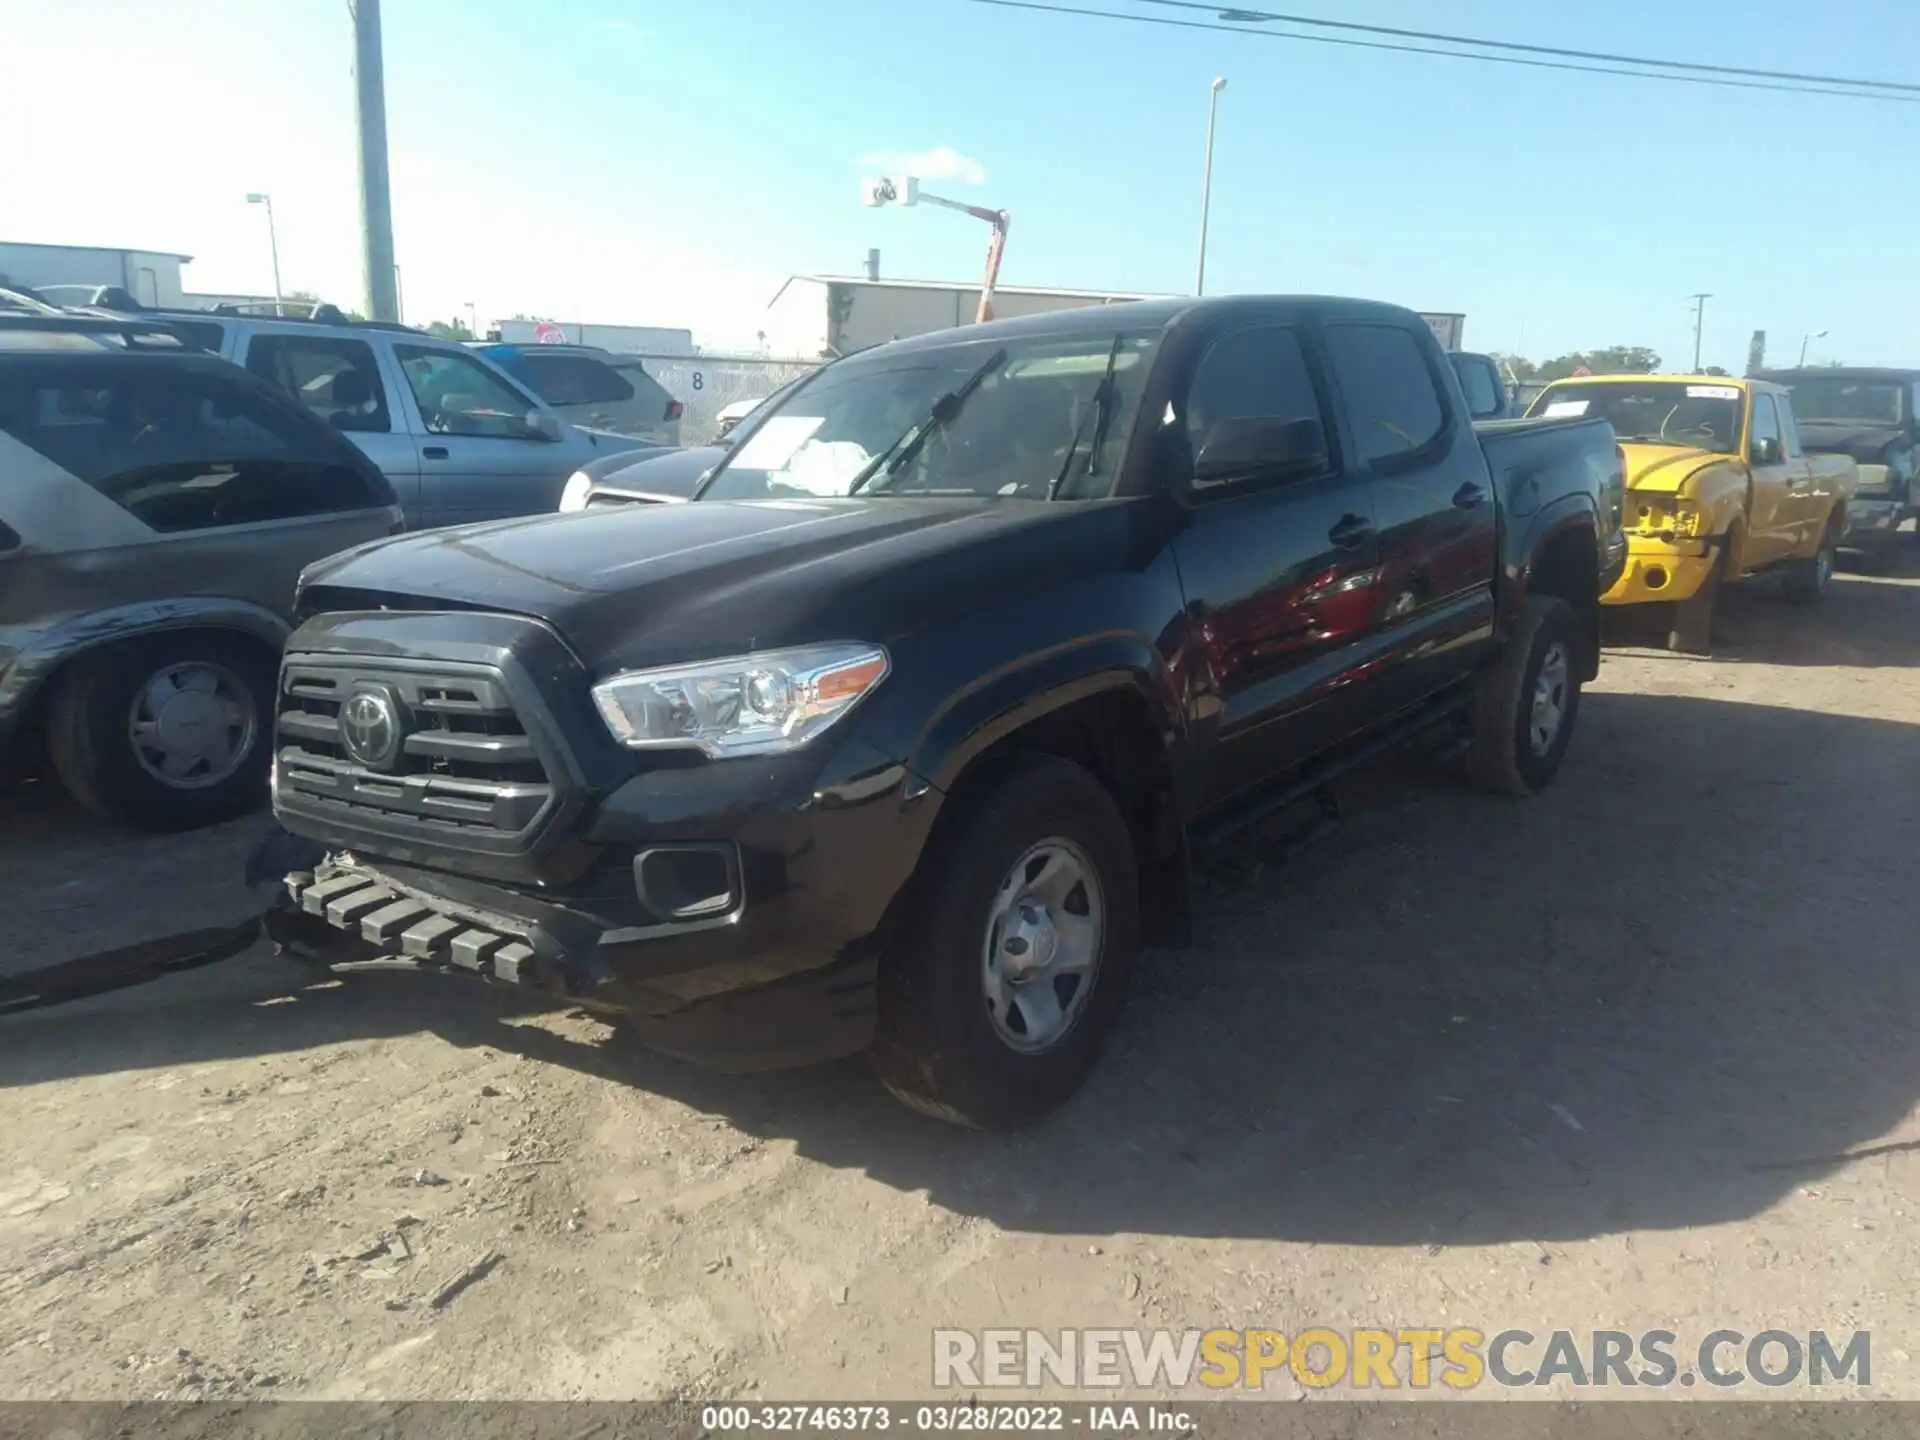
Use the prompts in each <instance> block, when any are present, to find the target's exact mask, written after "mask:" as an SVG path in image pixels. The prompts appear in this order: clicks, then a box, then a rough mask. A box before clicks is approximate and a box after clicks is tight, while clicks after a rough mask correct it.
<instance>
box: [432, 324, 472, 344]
mask: <svg viewBox="0 0 1920 1440" xmlns="http://www.w3.org/2000/svg"><path fill="white" fill-rule="evenodd" d="M427 333H428V334H429V335H431V336H433V337H434V338H435V339H437V340H471V339H473V332H472V331H471V330H469V329H467V327H466V326H465V325H462V324H461V323H460V322H459V321H458V320H429V321H428V322H427Z"/></svg>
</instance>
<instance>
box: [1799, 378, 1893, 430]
mask: <svg viewBox="0 0 1920 1440" xmlns="http://www.w3.org/2000/svg"><path fill="white" fill-rule="evenodd" d="M1787 388H1788V389H1790V390H1792V391H1793V414H1794V418H1795V419H1797V420H1801V421H1807V420H1813V421H1822V420H1826V421H1834V420H1848V421H1856V422H1859V423H1861V424H1866V425H1898V424H1900V423H1901V421H1902V420H1903V419H1904V418H1905V417H1904V416H1902V415H1901V413H1900V410H1901V397H1902V396H1903V395H1904V394H1905V393H1906V392H1905V387H1904V386H1901V385H1899V384H1896V383H1894V382H1893V381H1890V380H1846V379H1841V378H1839V377H1835V378H1834V379H1831V380H1827V379H1819V380H1806V379H1798V378H1796V379H1794V380H1793V381H1792V382H1790V383H1788V386H1787Z"/></svg>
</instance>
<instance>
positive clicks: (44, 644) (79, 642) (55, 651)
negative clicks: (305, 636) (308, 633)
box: [0, 595, 291, 736]
mask: <svg viewBox="0 0 1920 1440" xmlns="http://www.w3.org/2000/svg"><path fill="white" fill-rule="evenodd" d="M168 630H231V631H236V632H238V633H240V634H243V635H248V636H251V637H252V638H253V639H255V640H258V641H259V642H260V643H261V644H263V645H266V646H268V647H270V648H271V649H273V650H275V651H278V650H279V649H280V648H281V647H282V646H284V645H285V644H286V640H287V636H288V635H289V634H290V633H291V627H289V626H288V624H287V622H286V621H285V620H284V619H283V618H282V617H280V616H279V615H276V614H275V613H274V612H273V611H271V610H269V609H267V608H266V607H265V606H262V605H255V604H253V603H252V602H251V601H247V600H236V599H232V598H229V597H226V596H218V595H182V596H171V597H168V598H167V599H164V600H143V601H139V602H136V603H134V604H129V605H117V606H114V607H112V608H110V609H106V610H89V611H86V612H84V613H80V614H75V615H69V616H64V617H62V618H61V619H58V620H55V621H53V622H51V623H49V624H46V625H35V626H24V625H23V626H21V627H19V628H18V629H17V630H16V631H14V632H13V633H12V634H8V633H6V632H4V631H0V736H3V735H5V734H6V733H9V732H10V731H11V729H12V728H13V726H15V725H16V724H18V722H19V720H20V718H21V717H22V716H23V715H25V713H26V712H27V710H28V708H29V707H30V706H31V705H32V704H33V701H34V698H35V697H36V696H37V695H38V694H39V692H40V690H41V688H42V687H43V686H44V685H45V684H46V682H47V680H48V678H49V677H50V676H52V675H53V674H54V672H55V671H57V670H58V669H59V668H60V667H61V666H62V665H65V664H66V663H67V662H68V661H69V660H72V659H73V658H74V657H76V656H78V655H83V654H85V653H86V652H87V651H89V650H93V649H97V648H98V647H100V646H102V645H111V644H114V643H116V642H118V641H121V640H131V639H135V638H137V637H139V636H142V635H155V634H159V633H161V632H163V631H168ZM9 649H10V650H11V652H12V653H11V655H10V656H9V654H8V651H9Z"/></svg>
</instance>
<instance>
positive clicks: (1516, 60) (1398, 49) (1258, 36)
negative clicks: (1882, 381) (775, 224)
mask: <svg viewBox="0 0 1920 1440" xmlns="http://www.w3.org/2000/svg"><path fill="white" fill-rule="evenodd" d="M966 3H968V4H970V5H991V6H993V7H994V8H996V9H1000V10H1031V11H1035V12H1038V13H1040V14H1046V15H1076V16H1082V17H1085V18H1087V19H1092V20H1119V21H1123V22H1129V23H1132V24H1135V25H1158V26H1162V27H1164V28H1169V29H1174V30H1214V31H1219V32H1220V33H1222V34H1227V35H1243V36H1246V37H1248V38H1250V39H1254V40H1296V41H1300V42H1302V43H1304V44H1309V45H1339V46H1342V47H1344V48H1347V49H1352V50H1385V51H1391V52H1394V53H1397V54H1403V55H1437V56H1440V57H1441V58H1443V59H1447V60H1479V61H1483V62H1484V63H1486V64H1489V65H1515V66H1519V67H1520V68H1522V69H1528V70H1566V71H1573V72H1575V73H1576V74H1582V75H1624V76H1626V77H1628V78H1629V79H1633V80H1663V81H1665V82H1667V83H1668V84H1671V85H1711V86H1715V87H1717V88H1721V89H1728V90H1771V91H1776V92H1779V93H1783V94H1787V95H1837V96H1839V97H1841V98H1842V99H1847V100H1891V101H1895V102H1897V103H1899V104H1903V105H1913V104H1920V95H1905V94H1879V93H1874V92H1872V91H1861V90H1839V89H1829V88H1824V87H1821V86H1817V85H1801V84H1787V83H1784V82H1781V83H1776V82H1772V81H1766V80H1735V79H1726V78H1720V77H1717V76H1712V75H1680V74H1667V73H1663V72H1661V71H1657V70H1627V69H1622V68H1620V67H1618V66H1607V65H1579V64H1575V63H1573V62H1571V61H1561V60H1541V59H1532V58H1528V57H1526V56H1520V55H1479V54H1475V53H1473V52H1471V51H1466V50H1436V49H1434V48H1432V47H1431V46H1425V45H1397V44H1393V43H1391V42H1389V41H1385V40H1352V39H1345V38H1342V37H1339V36H1333V35H1300V34H1295V33H1292V32H1289V31H1280V30H1248V29H1245V28H1243V27H1241V26H1239V25H1220V24H1212V23H1209V22H1207V21H1202V20H1174V19H1170V18H1167V17H1165V16H1160V15H1127V14H1122V13H1120V12H1118V11H1113V10H1090V9H1085V8H1083V7H1080V6H1074V5H1048V4H1042V3H1040V0H966ZM1207 8H1209V9H1211V8H1212V7H1211V6H1209V7H1207ZM1220 13H1222V14H1240V13H1252V12H1240V11H1221V12H1220ZM1849 83H1850V82H1849ZM1876 83H1877V82H1876Z"/></svg>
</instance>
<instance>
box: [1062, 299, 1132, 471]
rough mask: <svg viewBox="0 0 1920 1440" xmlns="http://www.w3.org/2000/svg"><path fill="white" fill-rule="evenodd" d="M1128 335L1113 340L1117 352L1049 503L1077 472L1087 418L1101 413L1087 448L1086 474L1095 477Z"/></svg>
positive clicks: (1075, 429) (1069, 448)
mask: <svg viewBox="0 0 1920 1440" xmlns="http://www.w3.org/2000/svg"><path fill="white" fill-rule="evenodd" d="M1126 341H1127V337H1126V336H1125V335H1116V336H1114V337H1113V348H1112V349H1110V350H1108V351H1107V368H1106V370H1105V371H1103V372H1102V373H1101V376H1100V384H1099V385H1098V386H1097V387H1096V388H1095V390H1094V392H1093V409H1092V410H1087V411H1082V412H1081V415H1080V423H1079V424H1078V425H1076V426H1074V427H1073V441H1072V443H1071V444H1069V445H1068V446H1067V458H1066V459H1065V460H1063V461H1061V462H1060V473H1059V474H1058V475H1056V476H1054V477H1053V483H1052V484H1051V485H1049V486H1047V499H1049V500H1051V499H1053V498H1054V497H1055V496H1056V495H1058V494H1059V493H1060V487H1061V486H1062V485H1064V484H1066V483H1067V472H1068V471H1069V470H1071V469H1073V457H1074V456H1075V455H1077V454H1079V453H1080V433H1081V431H1083V430H1085V429H1086V428H1087V416H1088V415H1090V414H1092V413H1093V411H1095V410H1097V411H1098V412H1099V414H1100V418H1099V420H1098V421H1097V422H1096V423H1095V424H1094V427H1093V442H1092V443H1091V444H1090V445H1088V446H1087V469H1086V473H1087V474H1089V475H1091V474H1092V473H1093V460H1094V457H1095V456H1096V455H1098V454H1099V453H1100V442H1101V441H1102V440H1104V439H1106V436H1107V417H1108V416H1109V415H1111V414H1112V413H1113V367H1114V366H1115V365H1116V364H1117V363H1118V362H1119V359H1120V347H1121V346H1122V345H1124V344H1126Z"/></svg>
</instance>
